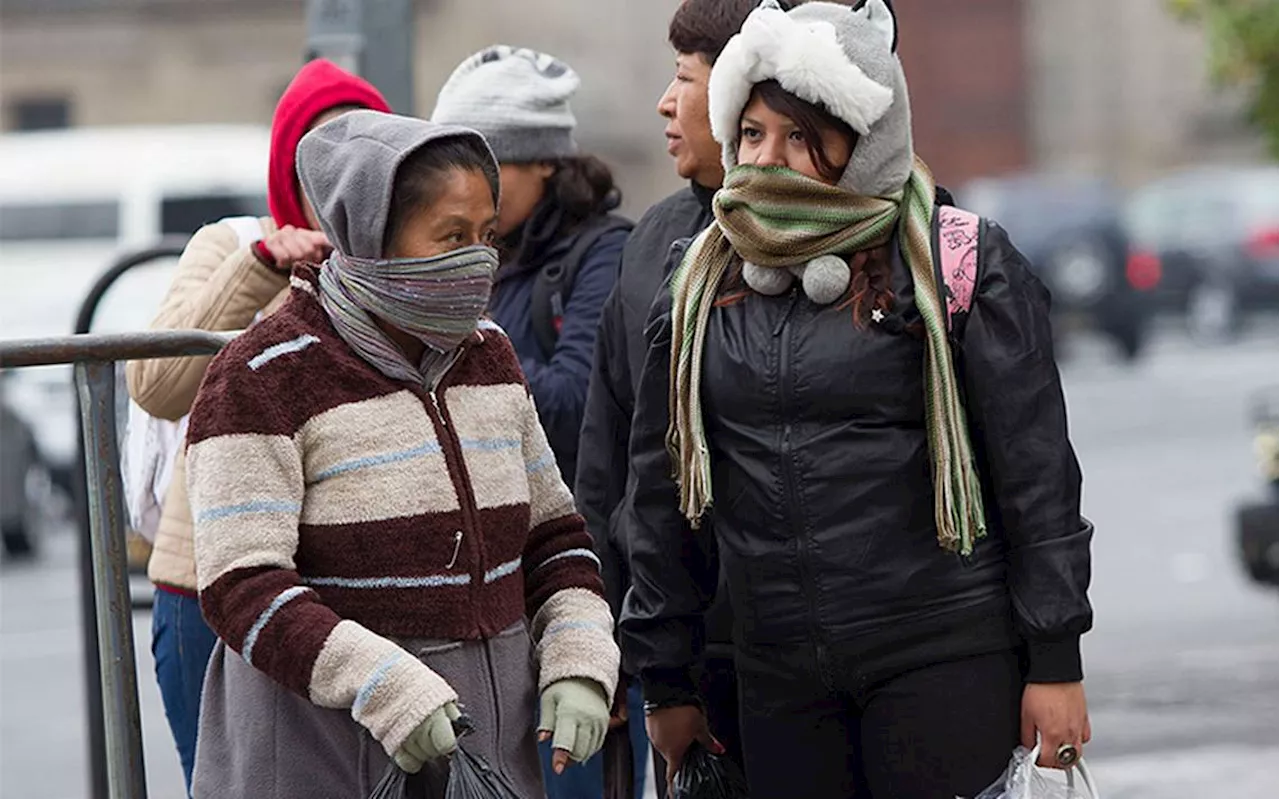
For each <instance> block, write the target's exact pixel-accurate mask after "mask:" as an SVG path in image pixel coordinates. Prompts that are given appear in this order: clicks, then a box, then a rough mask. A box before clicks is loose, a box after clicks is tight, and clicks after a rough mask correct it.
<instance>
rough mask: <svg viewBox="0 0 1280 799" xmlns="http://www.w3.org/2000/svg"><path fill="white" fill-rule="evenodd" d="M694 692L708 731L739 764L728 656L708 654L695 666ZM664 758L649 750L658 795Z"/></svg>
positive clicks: (663, 785)
mask: <svg viewBox="0 0 1280 799" xmlns="http://www.w3.org/2000/svg"><path fill="white" fill-rule="evenodd" d="M697 677H698V693H699V694H700V695H701V696H702V701H703V702H704V703H705V704H706V708H707V724H708V725H709V726H710V727H711V734H712V735H714V736H715V738H716V740H717V741H719V742H720V743H721V744H723V745H724V748H725V754H726V755H727V756H728V757H729V758H731V759H732V760H733V762H735V763H737V764H738V767H739V768H742V767H743V763H742V737H741V735H740V734H739V732H738V714H739V710H738V677H737V670H736V668H735V666H734V661H733V659H732V658H727V657H715V656H711V655H708V656H707V657H706V658H705V659H704V660H703V662H702V666H701V667H700V668H699V669H698V674H697ZM666 765H667V764H666V762H665V761H664V760H663V759H662V755H660V754H658V750H656V749H655V750H653V781H654V783H655V786H656V787H657V789H658V797H659V799H665V797H666V793H667V768H666Z"/></svg>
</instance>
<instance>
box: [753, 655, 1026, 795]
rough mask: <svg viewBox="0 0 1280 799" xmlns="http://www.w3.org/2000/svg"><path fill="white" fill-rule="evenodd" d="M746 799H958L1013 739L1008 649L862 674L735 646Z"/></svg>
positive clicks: (978, 783) (992, 769)
mask: <svg viewBox="0 0 1280 799" xmlns="http://www.w3.org/2000/svg"><path fill="white" fill-rule="evenodd" d="M737 665H738V687H739V691H740V695H741V702H740V708H741V714H742V718H741V729H742V748H743V754H744V756H745V759H746V765H747V780H748V782H749V783H750V785H751V799H837V798H839V799H845V798H846V797H859V798H860V799H867V798H868V797H870V799H954V797H957V796H973V795H975V794H977V793H979V792H980V791H981V790H982V789H984V788H986V787H987V786H988V785H990V784H991V783H992V782H994V781H995V780H996V778H998V777H999V776H1000V774H1001V772H1002V771H1003V770H1004V768H1005V766H1006V765H1007V764H1008V762H1009V757H1010V756H1011V754H1012V752H1013V749H1014V747H1015V746H1017V743H1018V735H1019V718H1020V715H1021V712H1020V711H1021V703H1022V687H1023V683H1022V674H1021V669H1020V667H1019V660H1018V657H1017V654H1016V653H1015V652H1013V651H1007V652H999V653H995V654H989V655H978V656H974V657H968V658H964V659H960V660H953V661H950V662H943V663H938V664H935V665H929V666H924V667H922V668H916V669H912V670H909V671H905V672H899V673H891V674H879V675H871V674H863V673H860V672H859V671H858V670H857V669H856V668H855V667H852V664H849V663H847V662H843V663H842V662H841V659H840V658H839V657H832V656H830V655H829V654H826V653H824V654H823V655H819V653H818V652H817V651H816V650H815V649H814V648H812V647H807V648H800V647H795V648H792V647H785V648H783V647H769V648H767V649H759V648H756V649H749V650H740V651H739V653H738V659H737Z"/></svg>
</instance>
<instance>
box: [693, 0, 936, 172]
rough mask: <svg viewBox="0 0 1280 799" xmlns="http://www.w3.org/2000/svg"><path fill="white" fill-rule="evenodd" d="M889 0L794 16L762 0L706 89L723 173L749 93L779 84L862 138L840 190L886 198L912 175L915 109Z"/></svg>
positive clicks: (825, 6) (731, 160)
mask: <svg viewBox="0 0 1280 799" xmlns="http://www.w3.org/2000/svg"><path fill="white" fill-rule="evenodd" d="M897 45H898V25H897V19H896V18H895V16H894V14H893V10H892V7H891V6H890V5H889V3H888V2H887V0H861V2H859V3H856V4H854V5H853V6H849V5H841V4H837V3H826V2H808V3H804V4H803V5H799V6H796V7H795V8H794V9H792V10H790V11H786V10H784V8H783V6H782V5H781V4H780V3H779V0H764V2H762V3H761V4H760V6H759V7H758V8H756V10H755V11H752V12H751V15H750V16H748V17H747V20H746V22H744V23H743V25H742V30H741V32H739V33H738V34H737V35H736V36H734V37H733V38H732V39H730V40H729V43H728V45H726V46H725V49H724V52H722V53H721V54H720V57H719V58H717V59H716V63H715V66H714V67H713V68H712V70H711V79H710V82H709V84H708V110H709V114H710V117H711V133H712V135H713V136H715V139H716V141H718V142H719V143H720V145H721V147H722V148H723V154H722V158H723V161H724V166H725V169H726V170H728V169H731V168H733V167H735V166H737V164H738V157H737V151H738V131H739V123H740V121H741V118H742V111H743V109H744V108H746V105H747V102H748V100H749V99H750V97H751V90H752V87H753V86H755V85H756V84H757V83H761V82H763V81H766V80H776V81H777V82H778V83H779V84H780V85H781V86H782V88H783V89H785V90H786V91H788V92H790V93H791V94H794V95H795V96H797V97H799V98H800V99H802V100H805V101H807V102H810V103H814V104H815V105H820V106H822V107H823V108H825V109H826V110H827V111H829V112H831V114H833V115H834V116H836V117H838V118H839V119H841V120H843V121H845V122H846V123H848V124H849V126H850V127H851V128H853V129H854V130H855V131H856V132H857V133H858V142H857V144H856V145H855V146H854V148H853V154H852V157H851V159H850V161H849V165H848V166H847V167H846V168H845V171H844V174H843V175H842V176H841V178H840V182H839V186H840V187H841V188H843V189H846V190H848V191H850V192H853V193H855V194H861V195H869V196H884V195H887V194H892V193H893V192H896V191H899V190H901V189H902V187H903V185H904V184H905V183H906V182H907V178H908V177H909V175H910V174H911V168H912V161H913V155H912V145H911V104H910V101H909V99H908V97H907V81H906V77H905V76H904V74H903V71H902V62H901V61H900V60H899V59H898V53H897Z"/></svg>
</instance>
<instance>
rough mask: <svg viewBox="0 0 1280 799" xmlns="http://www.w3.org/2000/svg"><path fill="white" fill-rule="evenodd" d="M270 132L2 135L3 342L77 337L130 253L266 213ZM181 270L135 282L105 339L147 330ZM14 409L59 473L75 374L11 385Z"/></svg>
mask: <svg viewBox="0 0 1280 799" xmlns="http://www.w3.org/2000/svg"><path fill="white" fill-rule="evenodd" d="M269 151H270V131H269V130H268V129H267V128H265V127H259V126H230V125H219V126H213V125H201V126H185V125H184V126H168V127H134V128H129V127H118V128H96V129H94V128H79V129H75V128H73V129H68V130H59V131H41V132H32V133H9V134H3V135H0V339H12V338H28V337H34V336H60V335H68V334H70V333H71V332H72V329H73V327H74V324H75V317H76V312H77V310H78V309H79V307H80V304H81V302H82V301H83V300H84V298H85V296H86V295H87V293H88V292H89V290H90V288H91V287H92V286H93V284H94V283H95V282H96V281H97V279H98V277H99V276H100V275H101V274H102V273H103V272H104V271H105V270H106V269H107V268H108V267H109V266H110V265H111V264H112V263H113V262H114V261H115V260H116V259H117V258H118V257H119V256H120V255H122V254H124V253H126V252H130V251H135V250H138V249H141V248H144V247H149V246H151V245H154V244H156V243H157V242H159V241H160V240H161V239H162V238H164V237H180V238H181V237H187V236H190V235H191V234H192V233H194V232H195V231H196V230H197V229H199V228H200V226H202V225H204V224H206V223H208V222H214V221H217V220H219V219H222V218H224V217H228V216H244V215H253V216H261V215H266V213H267V196H266V185H267V159H268V153H269ZM172 267H173V260H172V259H170V260H168V261H167V262H161V263H155V264H152V265H149V266H141V267H138V268H136V269H134V270H133V271H131V272H129V273H127V274H126V275H125V276H124V277H123V278H121V279H120V280H119V281H118V282H117V283H116V284H115V285H114V286H113V288H112V289H111V290H110V291H109V292H108V293H107V295H106V296H105V297H104V298H103V300H102V302H101V304H100V307H99V309H98V312H97V314H96V316H95V321H94V325H93V330H94V332H119V331H126V330H142V329H144V328H146V326H147V324H148V323H149V322H150V320H151V319H152V317H153V316H154V315H155V313H156V310H157V308H158V307H159V303H160V300H161V299H162V297H163V296H164V293H165V290H166V288H167V287H168V283H169V279H170V275H171V270H172ZM10 378H11V379H10V381H9V385H8V387H7V394H8V397H7V402H8V404H9V405H10V406H11V407H12V408H13V409H14V410H15V411H16V412H17V413H18V415H19V416H20V417H21V418H23V420H24V421H26V422H27V423H28V424H29V425H30V426H31V428H32V429H33V431H34V433H35V438H36V441H37V445H38V449H39V451H40V455H41V457H42V458H43V459H44V460H45V462H46V463H47V464H48V465H49V466H50V467H52V468H53V470H54V471H55V473H57V472H58V471H60V470H61V469H64V468H70V466H71V464H72V461H73V460H74V454H75V440H76V430H75V418H76V417H75V409H74V396H73V391H72V385H71V371H70V369H69V368H67V367H47V368H35V369H21V370H17V371H16V372H15V373H14V374H12V375H10Z"/></svg>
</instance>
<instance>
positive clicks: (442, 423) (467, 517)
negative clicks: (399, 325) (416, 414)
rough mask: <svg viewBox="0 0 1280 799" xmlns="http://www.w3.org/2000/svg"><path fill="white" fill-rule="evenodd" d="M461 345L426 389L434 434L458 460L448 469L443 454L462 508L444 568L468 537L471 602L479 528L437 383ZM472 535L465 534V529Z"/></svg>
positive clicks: (477, 580)
mask: <svg viewBox="0 0 1280 799" xmlns="http://www.w3.org/2000/svg"><path fill="white" fill-rule="evenodd" d="M462 350H463V348H462V347H459V348H458V350H457V352H455V353H454V356H453V358H452V359H451V360H450V361H449V364H448V365H447V366H446V367H445V368H444V369H443V370H441V372H440V374H439V375H438V376H437V377H436V379H435V380H433V381H432V382H431V386H430V387H429V388H428V389H427V391H426V394H427V398H428V399H429V400H430V401H431V408H432V410H434V411H435V421H436V422H437V424H438V425H439V431H438V435H439V438H440V444H441V446H442V447H448V450H449V453H450V454H451V455H452V456H453V458H454V460H455V461H456V462H457V464H458V468H457V472H456V473H455V472H454V470H453V469H449V468H448V467H449V458H448V457H446V458H445V468H446V469H448V471H449V477H450V478H451V479H452V480H453V488H454V491H456V492H457V493H458V505H459V508H460V509H461V511H462V525H463V529H461V530H457V531H455V532H454V534H453V557H452V559H451V560H450V561H449V564H448V565H447V566H445V568H446V569H452V568H453V567H454V566H455V565H457V562H458V553H459V551H460V550H461V548H462V542H463V541H464V540H466V539H469V543H470V546H469V547H468V551H469V553H470V554H471V562H472V575H471V600H472V604H473V606H476V603H477V602H478V600H479V597H478V596H477V594H478V592H479V591H480V588H481V583H482V582H483V580H484V569H483V568H482V567H483V565H484V564H483V563H482V562H481V558H480V554H481V553H480V536H479V535H476V534H475V532H476V530H478V529H479V526H480V525H479V521H478V519H477V510H476V498H475V492H474V491H473V490H472V488H471V475H469V474H468V473H467V462H466V460H464V458H463V455H462V442H461V441H460V440H459V439H458V436H457V435H456V434H455V432H454V430H453V425H451V424H450V423H449V416H448V407H447V406H446V404H445V402H444V400H443V399H442V398H441V397H440V386H441V385H442V384H443V383H444V379H445V377H446V376H448V374H449V371H450V370H452V369H453V367H454V365H455V364H457V363H458V360H459V359H460V358H461V357H462ZM468 531H469V532H471V533H472V535H470V536H468V535H467V532H468Z"/></svg>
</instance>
